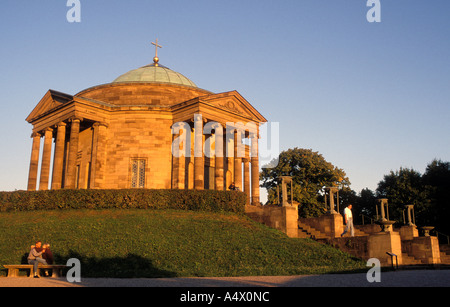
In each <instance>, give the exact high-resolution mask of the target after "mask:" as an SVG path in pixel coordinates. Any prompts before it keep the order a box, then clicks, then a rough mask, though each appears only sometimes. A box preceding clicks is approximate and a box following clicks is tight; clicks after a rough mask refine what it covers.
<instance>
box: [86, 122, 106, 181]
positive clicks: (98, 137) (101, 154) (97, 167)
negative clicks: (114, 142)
mask: <svg viewBox="0 0 450 307" xmlns="http://www.w3.org/2000/svg"><path fill="white" fill-rule="evenodd" d="M92 128H93V129H94V131H93V134H92V138H93V140H92V157H91V175H90V176H91V182H90V186H89V188H91V189H101V188H105V171H106V145H107V144H106V142H107V129H108V125H107V124H106V123H100V122H97V123H94V125H93V126H92Z"/></svg>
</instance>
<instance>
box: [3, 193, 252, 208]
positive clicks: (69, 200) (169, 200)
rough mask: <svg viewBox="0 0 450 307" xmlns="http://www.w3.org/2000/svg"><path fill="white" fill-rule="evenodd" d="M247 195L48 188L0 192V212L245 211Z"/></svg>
mask: <svg viewBox="0 0 450 307" xmlns="http://www.w3.org/2000/svg"><path fill="white" fill-rule="evenodd" d="M245 201H246V196H245V194H244V193H242V192H237V191H215V190H203V191H197V190H150V189H126V190H64V189H63V190H49V191H15V192H0V212H11V211H32V210H57V209H62V210H64V209H179V210H196V211H210V212H234V213H244V207H245Z"/></svg>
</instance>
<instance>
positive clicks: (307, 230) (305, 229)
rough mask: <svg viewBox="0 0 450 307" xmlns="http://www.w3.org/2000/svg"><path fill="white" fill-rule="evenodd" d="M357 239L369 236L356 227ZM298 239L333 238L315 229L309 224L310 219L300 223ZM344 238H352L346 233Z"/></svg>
mask: <svg viewBox="0 0 450 307" xmlns="http://www.w3.org/2000/svg"><path fill="white" fill-rule="evenodd" d="M354 234H355V237H364V236H368V235H369V234H368V233H366V232H364V231H362V230H360V229H358V228H357V226H355V227H354ZM298 237H299V238H311V239H314V240H321V239H331V237H330V236H329V235H327V234H325V233H323V232H321V231H320V230H318V229H316V228H314V226H312V225H311V223H308V219H302V220H299V221H298ZM344 237H350V233H346V234H345V235H344Z"/></svg>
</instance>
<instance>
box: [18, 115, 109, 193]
mask: <svg viewBox="0 0 450 307" xmlns="http://www.w3.org/2000/svg"><path fill="white" fill-rule="evenodd" d="M82 121H83V119H82V118H78V117H73V118H70V119H68V120H64V121H61V122H59V123H58V124H56V125H53V126H51V127H47V128H45V129H43V130H41V131H39V132H33V134H32V138H33V145H32V150H31V160H30V168H29V175H28V186H27V189H28V191H34V190H36V189H37V187H38V179H39V190H48V189H49V188H50V189H52V190H57V189H61V188H66V189H76V188H78V187H79V186H78V184H79V180H78V179H79V178H78V177H79V174H80V164H79V162H80V161H79V160H80V159H79V157H78V144H79V134H80V126H81V122H82ZM90 124H91V122H89V125H90ZM106 128H107V125H106V124H104V123H100V122H94V123H93V124H92V126H91V129H93V134H92V138H93V140H92V150H91V156H90V157H89V168H88V170H87V172H89V173H88V174H87V175H88V178H90V180H89V182H86V183H85V187H86V188H94V187H98V186H99V185H100V184H101V179H102V178H103V173H104V167H105V166H104V162H105V161H104V160H105V157H106V152H105V145H106V144H105V140H106ZM41 138H43V139H44V145H43V149H42V155H41V153H40V149H41ZM53 140H55V146H54V152H53V168H52V174H50V163H51V158H52V143H53ZM40 156H42V157H41V161H39V157H40ZM39 162H40V166H41V167H40V175H39V178H38V170H39ZM50 176H51V177H50ZM50 178H51V186H50Z"/></svg>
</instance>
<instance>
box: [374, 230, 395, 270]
mask: <svg viewBox="0 0 450 307" xmlns="http://www.w3.org/2000/svg"><path fill="white" fill-rule="evenodd" d="M367 245H368V247H367V254H368V258H377V259H378V260H380V262H381V265H382V266H390V265H392V258H391V256H389V255H388V254H386V253H387V252H389V253H393V254H395V255H397V261H398V265H402V264H403V257H402V243H401V237H400V234H399V233H398V232H380V233H377V234H372V235H370V236H369V237H368V241H367ZM394 262H395V260H394ZM394 265H395V263H394Z"/></svg>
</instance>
